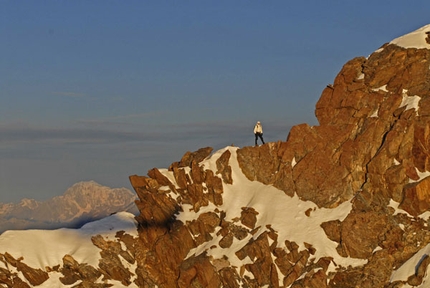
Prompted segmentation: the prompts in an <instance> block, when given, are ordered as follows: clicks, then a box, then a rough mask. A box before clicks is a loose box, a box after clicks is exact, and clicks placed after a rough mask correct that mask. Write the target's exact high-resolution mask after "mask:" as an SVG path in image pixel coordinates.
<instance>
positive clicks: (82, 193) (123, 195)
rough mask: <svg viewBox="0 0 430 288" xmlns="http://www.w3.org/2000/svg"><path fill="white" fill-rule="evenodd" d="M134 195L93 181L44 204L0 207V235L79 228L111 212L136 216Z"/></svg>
mask: <svg viewBox="0 0 430 288" xmlns="http://www.w3.org/2000/svg"><path fill="white" fill-rule="evenodd" d="M135 199H136V195H135V194H133V193H132V192H131V191H130V190H128V189H126V188H109V187H106V186H102V185H100V184H98V183H96V182H94V181H85V182H79V183H76V184H74V185H73V186H72V187H70V188H69V189H67V191H66V192H65V193H64V194H63V195H61V196H56V197H54V198H52V199H49V200H47V201H36V200H34V199H23V200H21V201H20V202H19V203H17V204H15V203H8V204H2V205H0V227H1V228H0V233H2V232H4V231H5V230H9V229H14V230H17V229H30V228H32V229H34V228H37V229H54V228H60V227H80V226H82V225H83V224H85V223H86V222H89V221H94V220H97V219H100V218H103V217H106V216H108V215H110V214H111V213H115V212H119V211H126V210H130V212H132V213H136V209H135V207H134V206H135V205H134V201H135Z"/></svg>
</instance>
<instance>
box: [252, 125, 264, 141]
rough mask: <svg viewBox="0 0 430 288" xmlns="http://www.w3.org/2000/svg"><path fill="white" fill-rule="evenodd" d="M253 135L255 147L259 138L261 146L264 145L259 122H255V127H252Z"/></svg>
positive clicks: (261, 127)
mask: <svg viewBox="0 0 430 288" xmlns="http://www.w3.org/2000/svg"><path fill="white" fill-rule="evenodd" d="M254 135H255V146H257V140H258V138H260V139H261V142H263V144H264V140H263V126H262V125H261V123H260V121H257V124H255V126H254Z"/></svg>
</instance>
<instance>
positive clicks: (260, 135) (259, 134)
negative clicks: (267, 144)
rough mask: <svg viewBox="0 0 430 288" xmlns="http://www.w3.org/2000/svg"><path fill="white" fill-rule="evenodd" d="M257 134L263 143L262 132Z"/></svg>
mask: <svg viewBox="0 0 430 288" xmlns="http://www.w3.org/2000/svg"><path fill="white" fill-rule="evenodd" d="M258 136H259V137H260V139H261V142H263V144H264V140H263V134H261V133H258Z"/></svg>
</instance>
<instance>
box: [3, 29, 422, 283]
mask: <svg viewBox="0 0 430 288" xmlns="http://www.w3.org/2000/svg"><path fill="white" fill-rule="evenodd" d="M429 33H430V26H425V27H423V28H421V29H419V30H417V31H415V32H413V33H411V35H412V36H411V35H406V36H405V37H402V38H398V39H395V40H393V41H392V42H390V43H387V44H385V45H383V46H382V47H381V48H380V49H378V50H377V51H375V52H374V53H373V54H371V55H370V56H369V57H367V58H365V57H357V58H354V59H352V60H350V61H349V62H347V63H346V64H345V65H344V66H343V68H342V69H341V71H340V72H339V74H338V75H337V77H336V78H335V80H334V82H333V84H330V85H327V87H326V88H325V89H324V91H323V92H322V95H321V97H320V99H319V101H318V103H317V104H316V111H315V114H316V117H317V119H318V121H319V124H320V125H319V126H312V127H311V126H309V125H307V124H301V125H297V126H294V127H293V128H292V129H291V131H290V133H289V135H288V138H287V140H286V141H279V142H276V143H267V144H265V145H262V146H260V147H244V148H236V147H227V148H226V149H222V150H220V151H218V152H216V153H214V154H213V155H211V153H212V148H210V147H208V148H202V149H200V150H198V151H196V152H193V153H191V152H188V153H186V154H185V155H184V156H183V157H182V159H181V160H180V161H179V162H175V163H173V164H172V165H171V166H170V167H169V168H168V169H156V168H154V169H152V170H150V171H149V172H148V175H147V176H137V175H133V176H130V181H131V184H132V186H133V187H134V189H135V191H136V193H137V195H138V197H139V199H138V200H137V201H136V205H137V207H138V209H139V211H140V214H139V215H138V216H137V217H136V220H137V222H138V236H132V235H129V234H127V233H124V232H118V233H117V234H116V237H115V239H114V240H112V239H111V240H108V239H106V238H104V237H100V236H94V237H92V242H93V243H94V245H95V246H97V247H98V248H99V249H100V250H101V252H100V256H101V258H100V261H99V264H98V266H97V267H94V266H91V265H88V264H87V263H79V262H78V261H76V260H75V259H74V258H73V255H65V256H64V258H63V260H62V261H63V262H62V263H60V264H59V265H58V266H55V267H48V268H45V269H42V268H40V267H35V268H31V267H28V266H27V265H25V264H23V263H24V262H25V258H24V259H16V258H14V257H13V256H12V255H10V254H8V253H4V254H1V255H0V261H1V262H2V263H4V265H3V266H4V267H6V268H1V267H0V285H3V286H4V287H18V286H14V285H22V286H21V287H30V286H29V285H33V286H37V285H41V287H42V286H43V283H45V281H47V280H46V277H47V276H49V274H50V273H53V272H52V271H55V272H56V273H61V275H62V276H61V277H60V278H59V280H60V281H61V283H62V284H63V285H74V287H109V286H111V285H115V284H110V283H120V284H118V285H119V286H118V287H120V286H135V287H293V288H300V287H332V288H337V287H339V288H341V287H342V288H348V287H351V288H352V287H386V288H394V287H396V288H398V287H425V285H426V284H429V282H428V281H430V280H428V279H427V278H426V276H427V273H426V271H427V270H428V264H429V261H430V260H429V257H428V253H427V251H428V250H429V249H428V247H429V246H428V245H429V244H430V231H429V229H428V224H429V223H428V221H429V216H430V214H429V207H430V196H429V195H430V194H429V192H428V191H429V189H428V185H430V184H429V183H430V177H428V176H429V175H430V172H429V171H430V168H429V165H430V164H429V157H430V153H429V149H430V125H429V123H430V122H429V120H430V118H429V116H430V97H429V96H430V81H429V80H430V69H429V67H430V62H429V61H430V50H429V49H430V45H429V44H428V43H430V40H429V37H428V34H429ZM417 39H418V40H417ZM406 40H407V41H406ZM411 41H412V42H413V41H419V45H410V43H411ZM426 43H427V44H426ZM406 44H407V45H406ZM417 47H418V48H417ZM244 179H246V180H244ZM236 185H237V186H236ZM240 185H242V186H241V187H239V186H240ZM239 190H240V191H242V192H243V191H247V193H241V194H239V193H238V191H239ZM235 194H238V195H235ZM244 195H248V196H249V197H250V198H247V199H246V201H245V202H242V201H243V199H242V198H239V197H238V196H241V197H244ZM261 195H263V196H261ZM258 196H260V197H266V198H268V197H269V196H270V197H275V196H276V197H280V198H276V200H277V201H276V202H277V203H278V204H277V205H280V206H279V207H282V205H283V204H285V205H286V206H285V208H291V207H292V206H288V205H287V203H298V204H297V205H296V206H301V207H302V208H303V210H304V211H302V213H300V215H296V216H295V217H296V218H300V219H302V220H303V219H305V220H303V222H297V221H296V220H297V219H294V218H288V219H277V217H269V216H273V215H275V216H276V215H278V216H279V215H284V214H282V213H283V211H281V210H277V208H278V206H275V205H274V206H273V207H262V205H259V204H261V200H259V201H254V198H255V197H258ZM281 196H282V197H281ZM235 197H236V198H235ZM235 201H236V202H235ZM294 201H297V202H294ZM226 207H228V208H229V209H226ZM233 208H235V209H233ZM345 208H346V209H345ZM339 209H341V211H347V213H345V214H339V215H342V216H341V217H340V216H339V217H337V218H335V217H333V219H331V220H330V219H328V220H327V219H324V221H322V222H321V224H320V227H319V228H314V229H313V230H309V229H307V227H305V226H299V225H297V224H299V223H307V222H306V220H308V219H314V218H316V217H315V215H317V216H318V215H320V214H319V213H320V212H321V211H323V212H325V213H332V212H333V211H339ZM336 215H338V214H336ZM282 222H284V223H285V222H287V223H291V224H290V225H287V226H282V227H280V226H277V225H276V224H279V223H282ZM275 223H276V224H275ZM291 226H292V228H291ZM286 227H289V228H288V229H293V230H288V232H289V233H285V231H284V230H283V229H286ZM280 228H282V229H280ZM318 229H320V230H322V231H323V232H324V235H325V238H326V239H320V240H321V241H326V242H324V243H331V244H333V247H334V251H332V250H324V245H323V246H322V245H320V244H319V243H318V242H315V241H313V240H314V239H315V238H314V237H313V235H312V233H313V232H314V231H315V230H318ZM303 230H304V231H305V233H304V235H305V236H306V235H307V237H308V240H306V241H302V240H301V239H300V238H297V237H296V235H295V234H294V233H290V231H295V233H300V232H303ZM298 239H299V240H300V241H299V240H298ZM325 246H330V245H325ZM327 251H329V252H330V253H327ZM420 251H421V252H420ZM422 251H426V252H425V253H423V252H422ZM420 255H422V257H421V258H418V259H416V256H420ZM412 260H413V261H416V262H414V267H415V269H414V271H412V272H410V273H409V274H408V275H407V277H400V276H399V273H400V270H401V269H402V267H403V266H404V265H405V264H406V263H407V262H408V261H412ZM126 263H128V264H126ZM347 263H350V264H351V265H346V264H347ZM11 266H12V267H14V269H16V270H17V271H21V272H22V275H23V278H24V279H22V277H21V278H20V277H18V276H19V275H21V274H18V273H16V272H13V271H15V270H14V269H8V268H7V267H11ZM24 271H30V272H24ZM107 281H116V282H107ZM426 281H427V282H426ZM1 283H2V284H1ZM21 283H23V284H21ZM25 285H27V286H25ZM0 287H2V286H0Z"/></svg>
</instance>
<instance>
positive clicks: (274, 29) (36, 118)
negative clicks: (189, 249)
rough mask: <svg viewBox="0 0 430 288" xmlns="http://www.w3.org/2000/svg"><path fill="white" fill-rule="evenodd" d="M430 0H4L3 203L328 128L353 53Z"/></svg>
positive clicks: (367, 48) (404, 26) (371, 45)
mask: <svg viewBox="0 0 430 288" xmlns="http://www.w3.org/2000/svg"><path fill="white" fill-rule="evenodd" d="M428 11H430V2H428V1H412V2H406V1H404V0H402V1H398V0H395V1H105V0H104V1H59V0H58V1H4V0H0V59H1V62H0V87H1V89H0V202H3V203H4V202H17V201H19V200H20V199H22V198H34V199H37V200H46V199H48V198H51V197H53V196H56V195H61V194H63V193H64V192H65V190H66V189H67V188H68V187H70V186H71V185H73V184H74V183H76V182H79V181H86V180H94V181H96V182H98V183H100V184H102V185H106V186H110V187H126V188H130V189H131V186H130V184H129V181H128V176H129V175H132V174H138V175H146V173H147V171H148V170H149V169H151V168H153V167H158V168H167V167H168V166H169V165H170V164H171V163H172V162H175V161H178V160H180V158H181V157H182V155H183V154H184V153H185V152H186V151H195V150H197V149H198V148H201V147H206V146H211V147H213V148H215V149H220V148H223V147H225V146H227V145H231V144H234V145H235V146H240V147H242V146H247V145H253V141H254V139H253V137H254V136H253V134H252V129H253V126H254V124H255V122H256V121H257V120H260V121H261V122H262V124H263V128H264V138H265V140H266V142H271V141H278V140H285V139H286V137H287V135H288V131H289V129H290V128H291V126H293V125H297V124H300V123H304V122H306V123H309V124H310V125H316V124H317V121H316V119H315V116H314V109H315V104H316V102H317V100H318V99H319V97H320V94H321V92H322V90H323V89H324V87H325V86H326V85H327V84H328V83H332V82H333V79H334V77H335V76H336V75H337V73H338V72H339V71H340V69H341V68H342V66H343V64H345V63H346V62H347V61H348V60H350V59H352V58H354V57H357V56H368V55H369V54H371V53H372V52H373V51H375V50H376V49H378V48H379V47H380V46H381V45H382V44H384V43H386V42H389V41H391V40H392V39H394V38H396V37H398V36H401V35H403V34H406V33H408V32H411V31H413V30H415V29H417V28H419V27H421V26H424V25H426V24H429V23H430V20H429V18H428Z"/></svg>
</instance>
